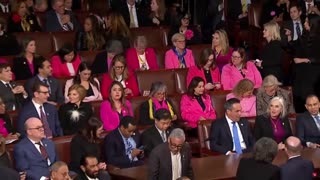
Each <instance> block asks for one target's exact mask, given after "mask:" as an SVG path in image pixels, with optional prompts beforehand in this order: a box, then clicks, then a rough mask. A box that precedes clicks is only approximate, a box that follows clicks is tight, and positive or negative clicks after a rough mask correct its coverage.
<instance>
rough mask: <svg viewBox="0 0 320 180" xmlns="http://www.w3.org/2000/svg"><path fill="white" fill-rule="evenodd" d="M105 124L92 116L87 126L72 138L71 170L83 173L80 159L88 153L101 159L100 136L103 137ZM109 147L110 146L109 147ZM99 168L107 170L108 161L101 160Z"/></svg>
mask: <svg viewBox="0 0 320 180" xmlns="http://www.w3.org/2000/svg"><path fill="white" fill-rule="evenodd" d="M102 133H103V125H102V122H101V121H100V120H99V119H97V118H95V117H91V118H90V119H89V120H88V122H86V126H85V127H83V128H82V129H81V130H80V131H78V133H77V134H76V135H75V136H74V137H73V138H72V140H71V144H70V147H71V150H70V157H71V162H70V170H72V171H75V172H77V173H79V174H80V173H81V169H80V165H82V164H80V163H81V162H80V159H81V158H82V157H84V156H85V155H87V154H90V155H93V156H95V157H96V158H97V159H98V161H101V160H102V158H101V147H100V144H99V143H100V140H101V139H100V138H102V137H101V136H102ZM108 148H109V147H108ZM98 168H99V170H106V163H104V162H100V163H99V164H98Z"/></svg>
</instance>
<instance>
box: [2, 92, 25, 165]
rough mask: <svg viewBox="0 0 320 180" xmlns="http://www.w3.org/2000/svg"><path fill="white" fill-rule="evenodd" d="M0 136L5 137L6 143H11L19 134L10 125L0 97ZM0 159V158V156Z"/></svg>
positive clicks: (9, 119)
mask: <svg viewBox="0 0 320 180" xmlns="http://www.w3.org/2000/svg"><path fill="white" fill-rule="evenodd" d="M0 136H2V137H4V138H5V141H6V143H11V142H13V141H16V140H18V139H19V137H20V134H19V133H17V132H16V130H15V128H14V127H13V125H12V122H11V118H10V116H9V115H8V114H7V112H6V105H5V104H4V102H3V101H2V99H1V98H0ZM0 159H1V158H0Z"/></svg>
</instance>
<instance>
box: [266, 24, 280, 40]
mask: <svg viewBox="0 0 320 180" xmlns="http://www.w3.org/2000/svg"><path fill="white" fill-rule="evenodd" d="M263 27H264V28H265V29H266V30H267V31H269V32H270V34H271V40H281V37H280V27H279V25H278V23H276V22H273V21H271V22H268V23H266V24H264V25H263Z"/></svg>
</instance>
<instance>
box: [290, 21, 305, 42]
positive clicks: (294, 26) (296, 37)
mask: <svg viewBox="0 0 320 180" xmlns="http://www.w3.org/2000/svg"><path fill="white" fill-rule="evenodd" d="M292 22H293V38H292V40H294V41H295V40H297V39H298V33H297V28H296V23H299V26H300V30H301V33H303V27H302V23H301V21H292Z"/></svg>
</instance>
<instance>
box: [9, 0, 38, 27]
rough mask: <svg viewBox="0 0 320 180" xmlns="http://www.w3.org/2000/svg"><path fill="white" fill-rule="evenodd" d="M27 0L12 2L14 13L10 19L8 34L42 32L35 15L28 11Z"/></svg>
mask: <svg viewBox="0 0 320 180" xmlns="http://www.w3.org/2000/svg"><path fill="white" fill-rule="evenodd" d="M26 2H27V1H25V0H14V1H12V10H11V11H12V12H11V16H10V17H9V19H8V32H35V31H41V27H40V26H39V24H38V21H37V18H36V16H35V15H33V14H32V13H30V12H29V11H28V8H27V5H26Z"/></svg>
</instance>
